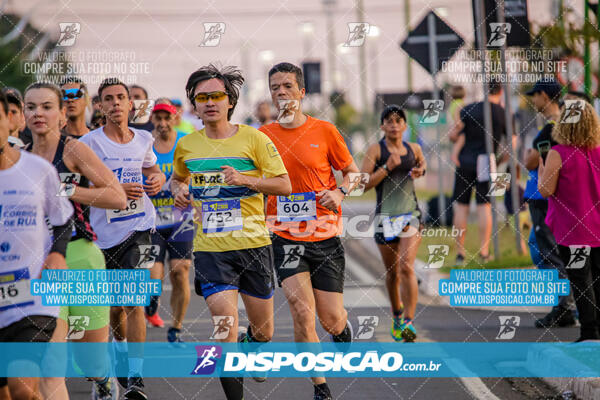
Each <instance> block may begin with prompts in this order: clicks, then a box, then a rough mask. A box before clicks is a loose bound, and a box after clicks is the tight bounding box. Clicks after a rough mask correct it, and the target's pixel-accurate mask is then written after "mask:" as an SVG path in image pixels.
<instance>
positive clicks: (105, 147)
mask: <svg viewBox="0 0 600 400" xmlns="http://www.w3.org/2000/svg"><path fill="white" fill-rule="evenodd" d="M129 129H130V131H131V132H133V134H134V135H133V139H132V140H130V141H129V142H128V143H117V142H114V141H113V140H111V139H109V138H108V137H107V136H106V134H105V133H104V127H101V128H98V129H96V130H93V131H91V132H89V133H87V134H85V135H84V136H82V137H81V139H79V140H80V141H82V142H83V143H85V144H87V145H88V146H89V147H90V148H91V149H92V150H93V151H94V152H95V153H96V155H97V156H98V158H100V160H101V161H102V162H103V163H104V164H105V165H106V166H107V167H108V168H110V169H111V170H112V171H113V173H114V174H115V176H116V177H117V179H118V180H119V182H120V183H130V182H139V183H142V168H150V167H152V166H153V165H154V164H156V155H155V154H154V151H152V144H153V143H154V139H153V138H152V135H151V134H150V132H148V131H144V130H140V129H135V128H131V127H130V128H129ZM155 218H156V217H155V211H154V206H153V205H152V201H150V198H149V197H148V195H147V194H146V193H145V192H144V195H143V196H142V198H140V199H137V200H132V199H127V208H126V209H125V210H105V209H101V208H96V207H92V208H91V212H90V221H91V223H92V228H94V232H96V235H97V236H98V240H97V241H96V244H97V245H98V247H100V248H101V249H108V248H110V247H113V246H116V245H117V244H119V243H121V242H123V241H124V240H125V239H126V238H128V237H129V236H130V235H131V234H132V233H133V232H134V231H145V230H148V229H152V228H154V224H155Z"/></svg>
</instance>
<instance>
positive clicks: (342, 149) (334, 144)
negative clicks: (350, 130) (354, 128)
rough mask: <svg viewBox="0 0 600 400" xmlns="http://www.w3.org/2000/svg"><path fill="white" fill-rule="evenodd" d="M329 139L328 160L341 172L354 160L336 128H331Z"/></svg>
mask: <svg viewBox="0 0 600 400" xmlns="http://www.w3.org/2000/svg"><path fill="white" fill-rule="evenodd" d="M327 138H328V143H327V158H328V159H329V163H330V164H331V166H332V167H333V168H334V169H336V170H338V171H341V170H343V169H344V168H346V167H347V166H349V165H350V164H352V161H353V158H352V155H351V154H350V150H348V146H346V142H345V141H344V138H343V137H342V135H341V134H340V132H339V131H338V130H337V129H336V128H335V127H334V126H331V128H330V131H329V132H328V135H327Z"/></svg>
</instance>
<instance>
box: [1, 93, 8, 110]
mask: <svg viewBox="0 0 600 400" xmlns="http://www.w3.org/2000/svg"><path fill="white" fill-rule="evenodd" d="M0 105H2V109H3V110H4V114H6V115H8V100H7V99H6V95H5V94H4V91H1V92H0Z"/></svg>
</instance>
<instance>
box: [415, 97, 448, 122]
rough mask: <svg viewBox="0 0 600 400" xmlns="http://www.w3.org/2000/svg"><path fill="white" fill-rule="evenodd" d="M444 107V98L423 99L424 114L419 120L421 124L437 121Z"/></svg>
mask: <svg viewBox="0 0 600 400" xmlns="http://www.w3.org/2000/svg"><path fill="white" fill-rule="evenodd" d="M443 109H444V100H423V115H422V116H421V119H420V120H419V122H420V123H421V124H435V123H437V122H438V120H439V119H440V114H441V112H442V110H443Z"/></svg>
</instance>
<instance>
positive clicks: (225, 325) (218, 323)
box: [210, 315, 233, 340]
mask: <svg viewBox="0 0 600 400" xmlns="http://www.w3.org/2000/svg"><path fill="white" fill-rule="evenodd" d="M212 320H213V333H212V335H210V339H211V340H223V339H226V338H227V336H229V331H230V330H231V328H233V317H232V316H231V315H214V316H213V317H212Z"/></svg>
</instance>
